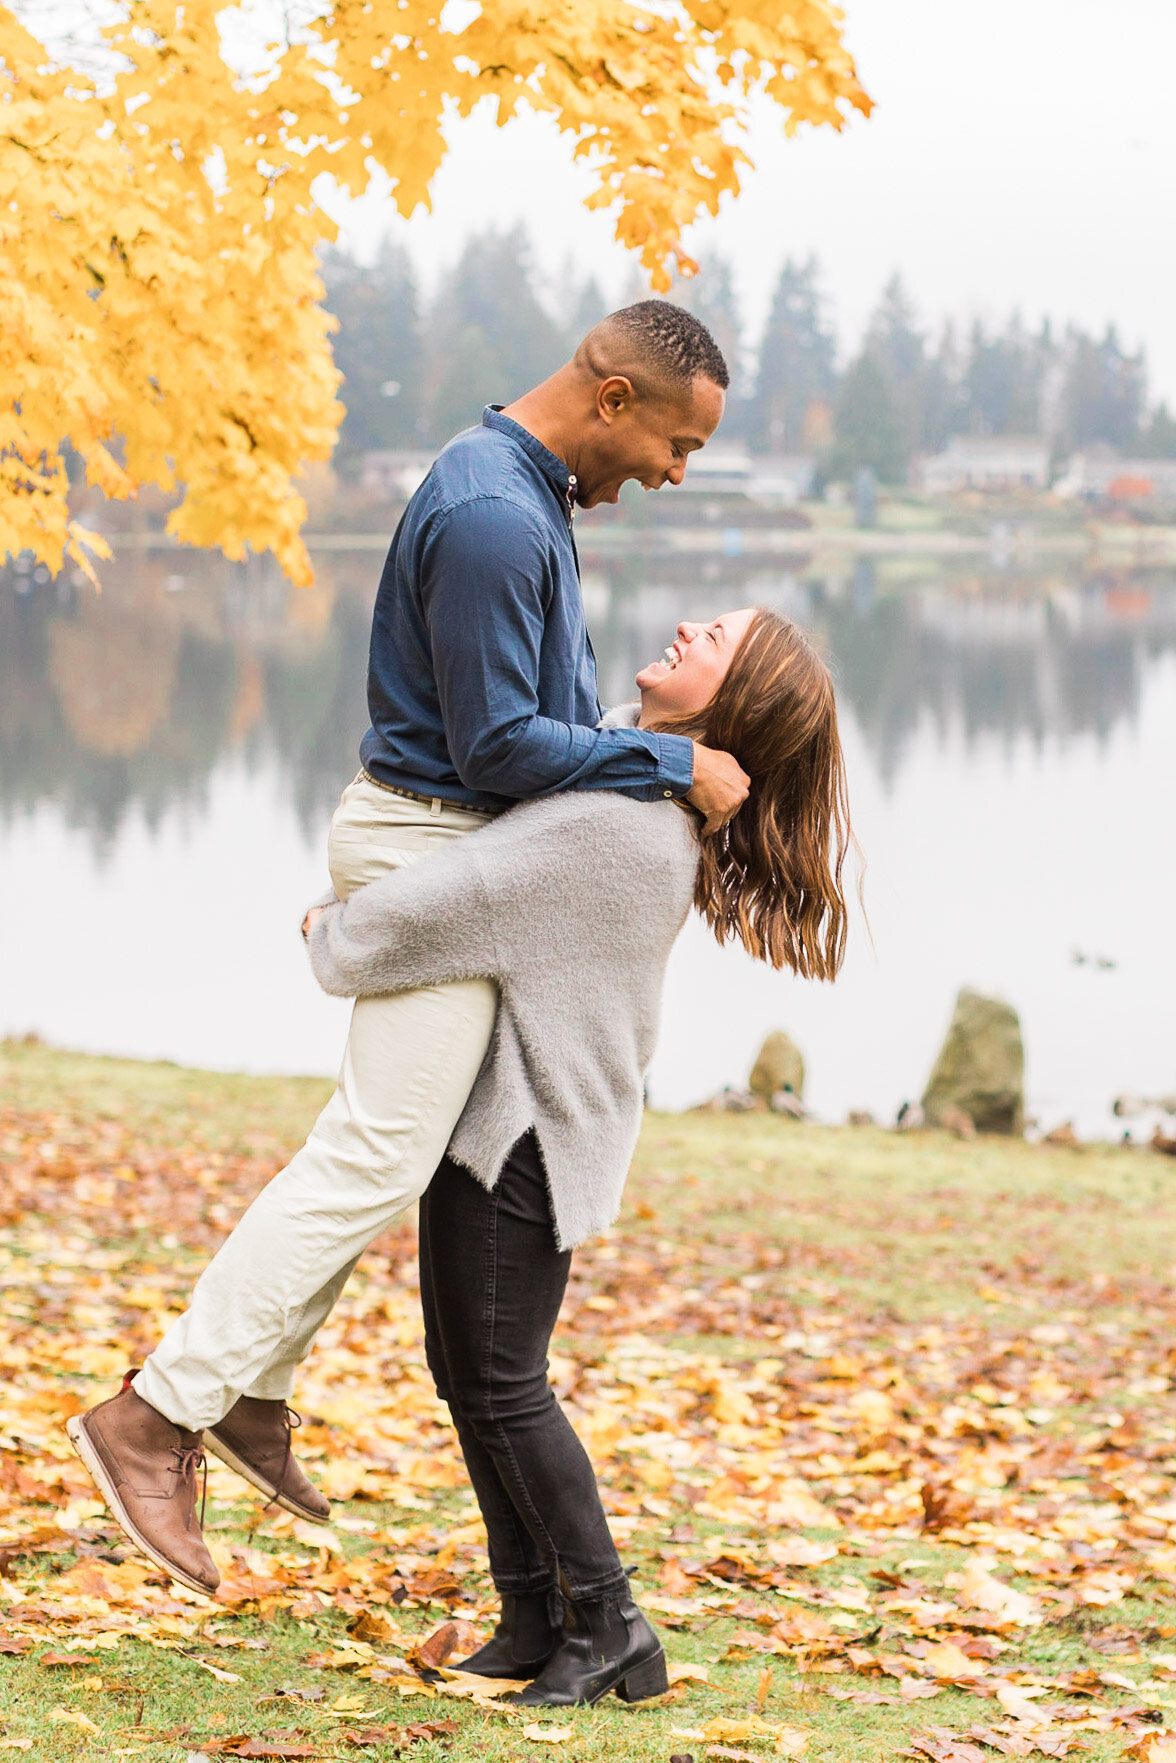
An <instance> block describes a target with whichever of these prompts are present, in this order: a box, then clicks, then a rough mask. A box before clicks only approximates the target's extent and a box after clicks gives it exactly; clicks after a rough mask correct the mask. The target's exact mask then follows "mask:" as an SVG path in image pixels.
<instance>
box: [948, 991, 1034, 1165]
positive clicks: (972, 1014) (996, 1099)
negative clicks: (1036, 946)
mask: <svg viewBox="0 0 1176 1763" xmlns="http://www.w3.org/2000/svg"><path fill="white" fill-rule="evenodd" d="M953 1111H954V1112H955V1113H956V1114H960V1113H962V1114H966V1115H967V1116H968V1118H969V1119H970V1120H971V1121H972V1123H973V1125H974V1126H975V1127H976V1130H977V1131H978V1132H999V1133H1018V1134H1019V1133H1020V1132H1021V1130H1022V1127H1023V1124H1024V1114H1025V1050H1024V1047H1023V1046H1022V1044H1021V1024H1020V1022H1019V1021H1018V1019H1017V1012H1016V1011H1015V1010H1014V1009H1013V1007H1012V1005H1011V1004H1006V1003H1004V1001H1003V1000H1002V999H1000V998H985V997H983V996H982V995H981V993H979V992H973V991H970V990H968V988H967V987H965V989H964V990H963V991H962V992H961V993H960V994H959V997H958V998H957V999H956V1004H955V1011H954V1013H953V1015H952V1019H951V1024H950V1026H949V1028H948V1031H947V1038H946V1039H945V1041H944V1043H943V1045H942V1047H941V1048H940V1049H939V1057H938V1059H937V1060H936V1061H935V1068H934V1070H933V1071H932V1073H931V1076H930V1078H929V1080H928V1083H927V1088H926V1090H925V1092H924V1094H923V1112H924V1114H925V1115H926V1117H927V1122H928V1125H930V1126H943V1125H945V1124H948V1122H949V1120H950V1118H951V1117H952V1115H953Z"/></svg>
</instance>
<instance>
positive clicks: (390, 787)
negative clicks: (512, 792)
mask: <svg viewBox="0 0 1176 1763" xmlns="http://www.w3.org/2000/svg"><path fill="white" fill-rule="evenodd" d="M359 775H360V777H362V778H363V779H364V781H365V782H366V783H369V784H375V786H376V788H377V790H387V791H388V793H389V794H390V795H392V796H407V798H408V800H409V801H410V802H423V803H424V804H425V806H426V807H427V808H428V809H429V811H430V813H432V814H434V815H437V814H440V812H441V810H442V809H443V808H453V809H456V811H457V812H458V813H459V814H484V815H486V816H487V817H488V818H489V819H493V818H494V816H495V815H496V814H502V813H503V812H504V810H503V809H501V808H477V807H475V806H474V804H473V803H472V802H455V801H454V799H453V797H452V796H422V795H421V793H420V791H419V790H406V789H404V788H403V787H402V785H400V784H386V783H385V782H384V780H383V778H379V777H373V776H372V774H371V772H370V771H362V770H361V771H360V774H359Z"/></svg>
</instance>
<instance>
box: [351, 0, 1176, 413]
mask: <svg viewBox="0 0 1176 1763" xmlns="http://www.w3.org/2000/svg"><path fill="white" fill-rule="evenodd" d="M847 14H848V21H847V37H848V42H849V45H850V48H851V49H852V50H853V52H854V54H855V55H856V57H857V61H858V67H859V71H860V74H861V76H862V79H863V81H864V83H865V85H866V88H867V90H868V91H869V92H870V93H871V96H872V97H873V98H874V99H875V101H876V103H877V109H876V110H875V112H874V114H873V116H872V117H871V118H870V120H869V121H862V120H861V119H860V118H857V117H855V118H854V119H853V120H852V121H851V122H850V123H849V124H848V126H847V127H846V128H845V129H844V130H843V131H842V133H841V134H840V135H836V134H834V133H832V132H831V131H829V130H815V131H814V130H811V129H810V130H806V131H805V132H804V133H803V134H802V135H801V136H800V137H798V138H797V139H795V140H792V141H786V140H785V139H784V138H783V133H782V131H781V129H780V127H779V123H778V121H776V120H775V119H774V118H773V116H772V115H771V114H770V113H769V111H768V109H767V107H765V110H764V113H763V114H762V115H761V116H760V117H759V118H758V119H757V124H756V128H755V132H754V136H753V140H752V145H751V152H752V157H753V158H754V160H755V161H756V171H755V172H754V173H753V174H751V175H749V176H748V177H747V178H746V180H745V183H744V189H743V193H742V195H741V196H740V197H739V198H738V200H737V201H733V202H730V203H729V204H728V205H727V207H726V210H725V212H724V213H723V214H722V215H721V216H720V217H719V219H718V220H717V221H707V222H705V223H704V224H702V225H700V226H699V227H697V228H696V229H695V230H694V233H693V235H692V238H691V240H690V241H689V242H690V243H691V247H692V249H694V250H695V251H696V252H698V253H703V254H705V253H707V252H714V251H718V252H720V253H721V254H723V255H725V256H726V257H728V258H729V260H730V261H731V263H732V266H733V268H734V271H735V275H736V281H737V285H738V287H739V291H740V295H741V299H742V305H743V310H744V314H745V317H746V319H747V321H748V324H749V325H750V326H751V327H752V328H753V329H754V327H755V326H757V325H758V324H760V323H762V320H763V315H764V312H765V309H766V302H767V299H768V297H769V294H770V290H771V286H772V283H773V281H774V279H775V277H776V274H777V273H778V271H779V267H780V264H781V262H782V261H783V259H784V258H785V256H787V255H788V254H789V253H791V254H793V255H801V256H807V255H808V253H810V252H813V253H815V254H816V256H817V257H818V258H819V259H820V262H821V264H822V266H823V269H824V278H825V286H826V288H827V290H828V293H829V296H830V303H831V311H832V315H833V317H834V318H835V320H836V323H837V326H838V329H839V332H840V334H841V339H842V343H843V347H844V346H845V345H846V344H852V343H853V341H854V340H855V339H856V338H857V336H858V335H859V334H860V332H861V329H862V326H863V324H864V322H865V320H866V318H867V316H868V314H869V312H870V310H871V308H872V306H873V304H874V302H875V300H876V298H877V295H878V291H879V289H880V288H881V286H882V284H883V282H884V281H885V280H886V279H887V277H888V276H889V275H890V274H891V273H892V272H893V271H894V270H895V269H898V270H900V271H901V272H902V274H903V276H904V277H905V278H906V280H907V282H908V285H909V288H910V290H911V292H912V294H913V295H914V297H915V299H916V302H917V304H918V307H919V310H920V313H921V315H922V318H923V321H924V323H925V324H926V325H927V327H928V328H932V329H934V328H937V326H938V323H939V321H940V320H941V319H942V318H943V317H944V316H946V315H949V314H950V315H953V316H956V317H962V318H964V319H970V318H972V317H973V316H976V315H979V316H981V317H985V318H989V319H1002V318H1003V317H1004V315H1005V314H1006V313H1007V312H1008V311H1009V310H1010V309H1011V308H1012V307H1014V306H1015V307H1019V308H1020V310H1021V312H1022V314H1023V316H1024V317H1025V318H1026V319H1027V320H1028V321H1029V322H1030V323H1035V322H1036V321H1037V320H1038V319H1039V318H1040V317H1041V316H1042V315H1045V314H1048V315H1050V316H1051V317H1053V318H1054V319H1055V320H1057V321H1059V322H1062V323H1064V322H1065V321H1066V320H1067V319H1069V318H1073V319H1076V320H1078V321H1080V322H1081V323H1083V324H1084V325H1086V326H1088V327H1092V328H1095V329H1097V330H1099V331H1101V330H1102V328H1103V327H1104V326H1105V325H1106V324H1107V322H1108V321H1114V322H1115V323H1116V324H1117V325H1118V326H1119V329H1120V333H1121V335H1122V336H1123V338H1124V340H1125V342H1127V343H1128V344H1129V345H1131V346H1132V347H1134V346H1135V345H1136V344H1137V343H1143V344H1144V345H1145V346H1146V348H1147V352H1148V357H1149V362H1150V365H1151V372H1152V386H1153V391H1154V392H1155V393H1156V394H1157V395H1162V396H1165V397H1168V398H1170V399H1173V400H1174V401H1176V298H1174V296H1176V229H1174V227H1173V220H1174V212H1173V211H1174V208H1176V204H1174V201H1173V197H1174V195H1176V104H1174V103H1173V101H1172V97H1171V93H1170V90H1169V87H1170V83H1171V80H1172V77H1173V68H1174V66H1176V0H1116V3H1115V4H1113V5H1108V4H1107V3H1106V0H1098V3H1097V4H1096V3H1095V0H847ZM452 141H453V146H452V151H451V152H450V155H449V158H448V160H447V162H446V164H445V166H444V168H443V169H442V171H441V173H440V175H439V177H438V179H437V181H436V184H435V187H434V196H435V206H434V211H433V213H432V214H431V215H424V214H418V215H417V216H416V217H414V218H413V219H412V220H411V221H408V222H403V221H398V220H397V219H396V217H395V214H394V211H392V210H391V205H390V203H388V202H387V201H386V200H380V199H378V198H375V199H373V198H368V199H365V200H364V201H363V202H359V203H354V204H351V205H349V207H348V209H347V212H346V233H345V236H346V237H347V238H348V239H350V240H351V241H353V242H355V243H358V244H360V245H361V247H363V246H369V245H371V244H372V243H373V242H374V240H375V239H376V238H377V237H378V236H379V234H380V232H381V231H382V230H384V229H386V228H388V227H392V228H393V229H394V230H395V231H396V232H397V233H398V234H399V235H400V236H402V237H405V238H407V239H408V241H409V242H410V245H411V248H412V251H413V254H414V256H415V258H416V260H417V263H418V265H419V267H420V269H421V272H422V274H423V275H424V276H425V278H426V281H427V282H428V283H430V284H431V283H432V282H433V281H435V279H436V278H437V277H439V276H441V275H443V274H444V273H445V270H446V268H447V266H448V265H450V264H451V263H452V262H453V260H454V259H455V257H456V255H457V252H458V251H459V249H460V246H461V243H462V241H463V239H464V238H465V236H466V235H467V233H468V232H469V231H470V230H472V229H473V228H476V227H480V226H485V225H486V224H487V223H488V222H494V223H497V224H501V225H504V226H505V225H509V224H512V223H513V222H514V221H515V220H516V219H520V218H521V219H524V220H525V221H527V223H528V225H529V226H530V228H531V232H532V236H533V238H534V243H535V249H536V255H537V259H538V262H539V265H540V267H541V268H542V270H543V271H544V274H545V276H546V278H547V282H548V287H549V292H550V297H551V299H552V301H553V302H554V303H558V298H559V292H560V288H561V286H563V285H566V283H564V280H563V276H562V274H561V272H562V271H563V269H564V267H565V265H566V263H567V261H568V259H569V257H571V258H574V259H575V261H576V262H577V264H579V265H581V266H583V267H584V268H588V267H591V268H592V269H593V270H594V271H595V272H596V274H597V276H598V277H599V279H600V281H601V283H602V285H603V286H604V287H605V290H606V292H607V293H608V294H609V295H610V296H614V297H615V296H617V295H619V293H620V292H621V290H622V288H624V287H626V286H627V277H628V275H629V274H630V273H631V270H630V267H629V265H630V259H629V258H628V257H627V255H626V254H625V253H624V252H622V251H621V250H620V249H619V248H618V247H617V246H616V245H615V244H614V243H613V242H612V238H611V229H610V226H609V223H608V220H607V218H605V217H603V216H598V215H590V214H588V213H587V212H586V211H585V210H584V209H583V208H582V207H581V206H580V203H579V196H580V194H581V193H582V191H583V189H584V188H585V180H584V178H583V176H582V174H580V173H578V172H577V171H576V170H575V169H574V168H573V166H572V164H571V160H570V154H569V151H568V148H567V147H566V146H565V145H564V144H563V143H562V142H561V141H560V140H559V138H558V137H557V135H556V134H555V132H554V130H552V129H551V128H550V126H548V125H546V124H543V123H541V122H539V121H537V120H536V119H530V118H529V119H524V120H521V121H519V122H516V123H513V124H512V125H510V127H509V128H507V129H504V130H498V129H495V128H494V127H493V126H492V124H490V123H489V122H488V121H487V120H486V119H484V118H482V117H475V118H473V119H471V121H470V122H468V123H465V124H459V125H458V126H457V127H456V128H455V129H454V131H453V135H452Z"/></svg>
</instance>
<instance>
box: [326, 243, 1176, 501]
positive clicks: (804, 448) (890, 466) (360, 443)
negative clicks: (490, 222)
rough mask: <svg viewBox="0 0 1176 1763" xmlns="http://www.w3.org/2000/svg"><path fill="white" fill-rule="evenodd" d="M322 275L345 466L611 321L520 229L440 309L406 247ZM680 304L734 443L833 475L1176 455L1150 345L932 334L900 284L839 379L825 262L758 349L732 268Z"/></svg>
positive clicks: (1015, 328) (1074, 337) (457, 417)
mask: <svg viewBox="0 0 1176 1763" xmlns="http://www.w3.org/2000/svg"><path fill="white" fill-rule="evenodd" d="M323 275H324V280H325V282H326V285H327V304H328V306H329V307H330V309H331V311H332V312H333V313H334V314H335V316H336V317H337V319H338V321H339V331H338V334H337V336H336V338H335V355H336V360H337V362H338V365H339V368H340V370H341V371H342V373H343V375H344V380H345V384H344V388H343V393H342V396H343V400H344V403H345V404H346V406H347V417H346V421H345V422H344V425H343V431H342V435H341V437H340V451H339V455H338V462H339V464H340V466H341V468H342V469H343V470H344V472H346V471H347V470H348V468H349V462H352V463H353V462H355V461H356V459H357V458H358V456H359V455H361V454H362V453H364V452H366V451H368V450H369V449H376V448H395V447H404V448H407V447H432V446H438V445H440V444H441V443H443V442H444V441H446V440H447V439H448V438H449V437H450V436H451V435H453V434H455V433H457V431H458V430H459V429H461V428H464V427H466V426H467V425H468V423H469V422H470V421H471V420H472V419H473V416H474V414H476V412H477V411H478V410H479V409H480V408H481V406H482V405H483V404H484V403H489V402H491V401H502V400H505V399H509V398H511V397H514V396H516V395H517V394H518V393H519V392H521V391H523V390H525V389H526V388H527V387H528V386H530V385H534V384H535V383H536V382H537V381H539V380H541V379H542V378H544V377H545V375H547V374H548V373H550V372H552V370H553V369H554V368H556V367H557V366H559V364H560V363H561V362H562V361H563V360H565V359H566V358H567V356H568V354H569V353H570V351H571V349H572V348H573V346H574V345H575V343H576V341H577V340H578V339H579V338H580V337H581V336H582V335H583V333H584V332H585V330H587V329H588V328H589V327H590V326H591V325H592V324H594V323H595V322H596V320H597V319H599V318H601V317H602V316H603V315H604V313H605V311H606V310H607V303H606V301H605V298H604V295H603V294H602V292H601V290H600V288H599V286H598V285H597V283H596V282H595V281H594V280H593V279H592V278H591V277H589V278H587V279H584V280H577V279H576V278H574V277H570V278H569V281H568V283H567V284H566V285H565V286H563V287H562V288H561V289H560V290H559V309H560V311H559V316H558V317H557V316H553V314H552V311H551V310H550V309H549V305H548V303H547V302H545V300H544V299H543V298H542V297H541V295H540V293H539V291H538V289H537V287H536V281H537V278H536V275H535V272H534V269H533V266H532V260H531V254H530V249H529V245H528V241H527V237H526V234H525V232H524V231H523V229H522V228H516V229H515V230H513V231H512V232H509V233H506V234H500V233H497V232H494V231H487V232H485V233H482V234H479V235H477V236H475V237H472V238H471V239H470V240H469V241H468V243H467V244H466V247H465V249H464V251H463V253H462V256H461V258H460V260H459V262H458V264H457V266H456V268H455V270H454V272H453V274H452V275H451V276H450V277H449V278H448V279H447V280H446V282H445V283H444V285H443V286H442V288H441V289H440V291H439V292H438V295H437V297H436V299H435V300H434V301H432V302H431V303H430V304H428V305H426V303H425V302H424V300H423V298H422V295H421V290H420V286H419V283H418V281H417V278H416V276H415V274H414V271H413V266H412V262H411V259H410V258H409V256H408V253H407V252H406V251H405V249H404V248H403V247H402V246H399V245H397V244H393V243H391V242H387V243H385V245H384V246H383V248H382V250H381V252H380V254H379V256H378V257H377V259H376V261H375V262H374V263H373V264H371V265H370V266H362V265H360V264H358V263H356V262H355V261H354V260H353V259H351V258H349V257H347V256H345V255H344V254H342V253H341V252H332V253H330V254H329V255H328V256H327V257H326V259H325V260H324V263H323ZM629 297H630V298H640V297H641V294H640V290H639V289H638V288H636V287H635V288H634V289H633V290H632V293H631V294H630V296H629ZM674 297H675V298H676V299H680V300H682V302H683V303H684V304H685V305H687V306H689V307H690V309H691V310H692V311H694V312H696V313H697V314H698V316H699V317H700V318H702V319H703V320H704V322H705V323H706V324H707V325H708V326H709V327H710V329H711V330H712V332H713V333H714V335H715V338H716V340H717V341H718V343H719V345H720V347H721V348H722V349H723V351H724V353H725V354H726V356H727V359H728V360H729V361H730V362H731V364H732V368H733V373H734V379H733V386H732V394H731V397H730V399H729V401H728V412H727V416H726V418H725V419H724V423H723V435H724V437H725V438H727V439H729V440H743V441H745V442H746V443H747V444H748V445H749V446H750V447H751V448H752V449H753V450H754V451H756V452H761V453H808V454H814V455H816V456H817V457H818V458H819V459H820V460H821V462H822V466H823V469H824V471H825V473H826V475H828V476H832V477H848V476H851V475H852V474H853V473H854V472H855V471H856V470H858V469H859V468H860V467H862V466H870V467H872V468H873V470H874V471H875V472H876V474H877V476H878V478H879V479H880V480H881V481H882V482H883V483H900V482H902V481H903V480H904V479H905V477H906V475H907V471H908V469H909V465H910V461H911V459H912V457H913V456H914V455H915V454H918V453H937V452H939V451H941V450H942V449H943V447H944V446H945V445H946V444H947V442H948V441H949V440H950V439H951V438H952V437H953V436H955V435H1013V434H1016V435H1040V436H1042V437H1044V438H1045V439H1046V440H1048V441H1049V443H1050V445H1051V447H1052V448H1053V450H1054V452H1055V453H1056V454H1057V455H1059V456H1060V455H1063V454H1066V453H1068V452H1070V451H1072V450H1073V449H1074V448H1075V447H1082V446H1089V445H1091V444H1095V443H1099V442H1103V443H1107V444H1109V445H1111V446H1113V447H1117V448H1119V449H1121V450H1123V451H1124V452H1131V453H1136V454H1140V455H1147V456H1153V457H1159V456H1167V457H1176V418H1173V417H1172V416H1171V415H1170V414H1169V412H1168V410H1167V407H1166V406H1165V405H1163V404H1161V405H1159V406H1158V407H1157V408H1155V409H1149V406H1148V398H1147V370H1146V363H1145V359H1144V355H1143V351H1142V350H1140V351H1138V352H1137V353H1135V354H1130V353H1128V352H1127V351H1126V350H1125V349H1124V348H1123V346H1122V344H1121V343H1120V341H1119V339H1118V337H1117V335H1116V333H1115V330H1114V328H1113V327H1109V328H1108V329H1107V331H1106V333H1105V334H1104V335H1103V336H1102V337H1101V338H1098V337H1094V336H1091V335H1089V334H1088V333H1087V332H1085V331H1083V330H1082V329H1080V328H1079V327H1077V326H1075V325H1068V326H1067V327H1066V328H1065V329H1064V330H1055V328H1054V327H1053V326H1052V325H1051V324H1050V323H1049V322H1048V321H1047V322H1045V323H1044V324H1042V325H1041V326H1040V328H1039V329H1037V330H1029V329H1028V328H1026V326H1025V325H1024V324H1023V323H1022V321H1021V319H1020V318H1019V317H1018V316H1016V315H1015V314H1014V315H1013V316H1012V317H1011V318H1010V319H1009V320H1008V321H1007V323H1006V324H1005V325H1004V326H1003V328H1001V329H997V330H990V329H988V328H986V327H985V326H984V325H983V324H981V323H979V322H977V323H975V324H973V325H972V326H971V328H970V330H969V331H968V332H967V333H966V334H961V333H960V332H959V331H958V330H957V328H956V327H955V326H954V325H952V324H950V323H949V324H947V325H945V326H944V327H943V329H942V331H941V332H940V333H939V335H938V336H937V337H936V338H934V339H932V338H931V337H929V336H928V334H927V332H926V331H925V330H923V329H922V328H921V327H920V325H919V322H918V318H917V315H916V312H915V309H914V306H913V304H912V301H911V299H910V296H909V295H908V293H907V291H906V289H905V287H904V285H903V283H902V280H901V278H900V277H898V276H895V277H894V278H893V279H892V280H891V281H890V282H889V284H888V285H887V287H886V288H885V290H884V292H883V294H882V297H881V300H880V301H879V304H878V307H877V310H876V311H875V313H874V315H873V317H872V319H871V321H870V324H869V326H868V328H867V332H866V336H865V338H864V341H863V343H862V345H861V348H860V349H859V351H858V353H857V355H856V356H855V357H854V358H853V359H851V360H850V361H849V362H848V363H847V364H846V365H845V366H844V367H840V366H839V364H838V344H837V337H836V334H835V332H834V330H833V327H832V324H831V323H830V321H829V318H828V314H827V303H826V301H825V298H824V296H823V294H822V290H821V284H820V271H819V266H818V264H817V262H816V260H815V259H814V258H809V259H808V260H807V261H806V262H795V261H793V260H792V259H789V260H788V261H787V262H786V263H785V264H784V266H783V268H782V270H781V272H780V276H779V279H778V281H777V284H776V288H775V292H774V295H773V299H772V304H771V308H770V311H769V314H768V319H767V323H766V325H765V327H764V332H763V336H762V337H761V339H760V341H759V344H758V347H756V348H755V349H754V350H753V349H751V348H750V347H749V345H748V341H747V338H746V336H745V332H744V327H743V325H742V323H741V320H740V314H739V309H738V303H737V301H736V297H735V291H734V287H733V283H732V278H731V271H730V267H729V265H727V264H725V263H723V262H722V261H714V262H711V263H709V264H703V266H702V273H701V274H700V275H699V276H698V277H697V278H695V279H694V280H693V281H689V282H685V283H682V284H680V285H679V287H678V289H676V290H675V295H674Z"/></svg>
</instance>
